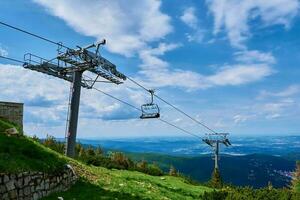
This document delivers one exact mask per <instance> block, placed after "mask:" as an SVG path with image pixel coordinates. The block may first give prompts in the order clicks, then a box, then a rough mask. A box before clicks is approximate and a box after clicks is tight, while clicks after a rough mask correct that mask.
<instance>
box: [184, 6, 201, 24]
mask: <svg viewBox="0 0 300 200" xmlns="http://www.w3.org/2000/svg"><path fill="white" fill-rule="evenodd" d="M180 19H181V21H183V22H184V23H185V24H186V25H188V26H189V27H191V28H193V29H197V28H198V18H197V17H196V15H195V8H194V7H189V8H186V9H185V10H184V11H183V14H182V15H181V16H180Z"/></svg>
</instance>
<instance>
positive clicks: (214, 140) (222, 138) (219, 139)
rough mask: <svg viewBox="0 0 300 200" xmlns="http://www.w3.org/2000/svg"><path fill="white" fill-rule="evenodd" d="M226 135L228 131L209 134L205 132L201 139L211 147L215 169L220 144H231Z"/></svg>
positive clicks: (217, 166) (217, 165) (218, 157)
mask: <svg viewBox="0 0 300 200" xmlns="http://www.w3.org/2000/svg"><path fill="white" fill-rule="evenodd" d="M228 135H229V133H211V134H207V135H206V137H205V138H204V139H202V141H203V142H205V143H206V144H208V145H209V146H210V147H212V149H213V152H214V160H215V169H219V164H218V161H219V159H220V156H219V151H220V144H224V145H225V146H227V147H228V146H230V145H231V143H230V141H229V139H228V138H227V136H228Z"/></svg>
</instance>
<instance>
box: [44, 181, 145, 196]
mask: <svg viewBox="0 0 300 200" xmlns="http://www.w3.org/2000/svg"><path fill="white" fill-rule="evenodd" d="M58 197H63V198H64V200H73V199H74V200H98V199H114V200H115V199H120V200H138V199H145V198H143V197H140V196H132V195H131V194H129V193H120V192H117V191H109V190H104V189H103V188H101V187H100V186H97V185H94V184H91V183H89V182H87V181H84V180H79V181H77V183H76V184H75V185H74V186H72V187H71V189H69V190H68V191H66V192H59V193H54V194H52V195H50V196H48V197H45V198H43V199H42V200H54V199H55V200H57V199H58Z"/></svg>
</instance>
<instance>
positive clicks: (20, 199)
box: [0, 165, 77, 200]
mask: <svg viewBox="0 0 300 200" xmlns="http://www.w3.org/2000/svg"><path fill="white" fill-rule="evenodd" d="M76 179H77V178H76V175H75V173H74V171H73V169H72V168H71V166H69V165H67V166H66V167H65V169H64V170H63V171H61V172H60V173H57V174H48V173H43V172H22V173H16V174H3V173H2V174H1V173H0V199H1V200H37V199H40V198H42V197H45V196H48V195H49V194H51V193H53V192H59V191H65V190H68V189H69V188H70V186H71V185H73V184H74V183H75V182H76Z"/></svg>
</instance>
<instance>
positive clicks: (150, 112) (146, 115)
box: [140, 90, 160, 119]
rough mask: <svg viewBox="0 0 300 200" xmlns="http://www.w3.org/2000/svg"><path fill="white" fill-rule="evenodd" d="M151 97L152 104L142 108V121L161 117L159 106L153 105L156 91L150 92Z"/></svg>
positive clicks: (144, 105)
mask: <svg viewBox="0 0 300 200" xmlns="http://www.w3.org/2000/svg"><path fill="white" fill-rule="evenodd" d="M148 91H149V93H150V95H151V102H150V103H147V104H143V105H142V106H141V110H142V115H141V116H140V118H141V119H152V118H159V117H160V110H159V107H158V105H157V104H155V103H153V96H154V90H148Z"/></svg>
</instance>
